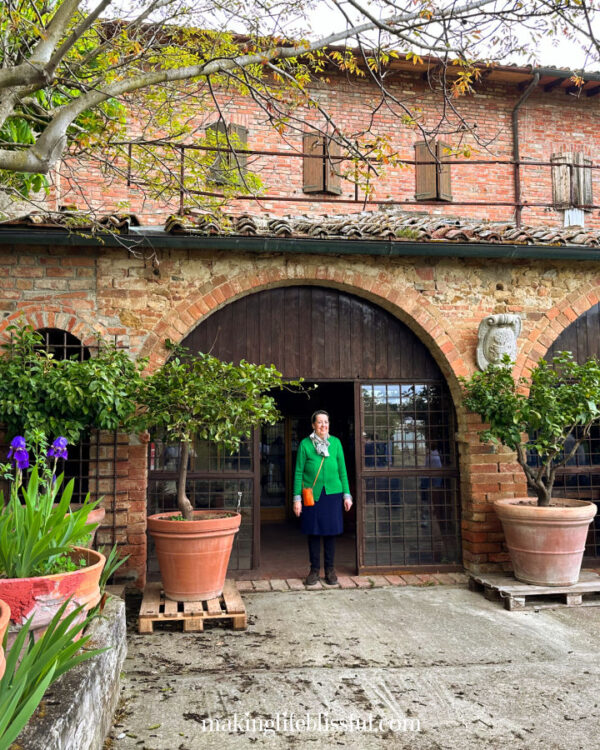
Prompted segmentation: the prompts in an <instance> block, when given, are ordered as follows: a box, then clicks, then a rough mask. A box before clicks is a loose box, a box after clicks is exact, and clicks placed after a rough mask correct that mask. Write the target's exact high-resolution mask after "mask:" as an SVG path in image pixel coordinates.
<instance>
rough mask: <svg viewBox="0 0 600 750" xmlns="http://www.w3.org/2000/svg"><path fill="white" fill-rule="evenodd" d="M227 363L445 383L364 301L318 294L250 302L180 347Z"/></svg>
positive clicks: (254, 297) (291, 292)
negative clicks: (433, 380) (422, 379)
mask: <svg viewBox="0 0 600 750" xmlns="http://www.w3.org/2000/svg"><path fill="white" fill-rule="evenodd" d="M182 343H183V344H184V345H185V346H188V347H189V348H190V349H191V350H192V351H194V352H211V353H212V354H214V355H215V356H216V357H219V358H220V359H224V360H227V361H233V362H239V360H240V359H246V360H248V361H249V362H255V363H257V364H258V363H265V364H271V363H272V364H274V365H275V366H276V367H277V369H278V370H280V371H281V372H282V373H283V374H284V376H286V377H290V378H293V377H298V376H300V375H302V376H303V377H304V378H306V379H307V380H329V379H332V380H355V379H364V378H378V379H393V378H404V379H412V380H414V379H415V378H429V379H435V380H438V379H443V376H442V374H441V372H440V370H439V368H438V366H437V365H436V363H435V361H434V360H433V357H432V356H431V354H430V353H429V352H428V350H427V347H426V346H425V345H424V344H423V343H422V342H421V341H420V340H419V339H418V338H417V336H415V334H414V333H413V332H412V331H411V330H410V329H409V328H408V327H407V326H405V325H404V324H402V323H401V322H400V321H399V320H398V319H397V318H394V317H393V315H390V313H388V312H387V311H386V310H384V309H383V308H381V307H378V306H377V305H374V304H373V303H371V302H368V301H367V300H364V299H361V298H360V297H355V296H354V295H351V294H347V293H345V292H340V291H339V290H337V289H328V288H326V287H320V286H292V287H279V288H276V289H268V290H266V291H264V292H258V293H257V294H251V295H249V296H247V297H243V298H242V299H239V300H237V301H236V302H232V303H231V304H229V305H227V306H226V307H223V308H221V309H220V310H217V312H215V313H213V315H211V316H210V317H209V318H207V319H206V320H204V321H203V322H202V323H201V324H200V325H199V326H198V327H197V328H196V329H195V330H194V331H192V333H190V334H189V335H188V336H187V337H186V338H185V339H184V341H183V342H182Z"/></svg>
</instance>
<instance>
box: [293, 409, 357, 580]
mask: <svg viewBox="0 0 600 750" xmlns="http://www.w3.org/2000/svg"><path fill="white" fill-rule="evenodd" d="M311 421H312V426H313V432H312V434H311V435H310V436H309V437H307V438H304V440H302V442H301V443H300V445H299V446H298V457H297V458H296V472H295V474H294V513H295V514H296V515H297V516H300V514H302V525H301V529H302V533H303V534H307V535H308V553H309V557H310V572H309V574H308V576H307V577H306V581H305V582H306V585H307V586H311V585H313V584H315V583H317V581H318V580H319V571H320V569H321V537H323V552H324V558H325V561H324V562H325V582H326V583H328V584H329V585H330V586H334V585H335V584H336V583H337V582H338V579H337V576H336V574H335V569H334V567H333V566H334V556H335V538H336V536H337V535H338V534H341V533H342V531H343V526H344V524H343V520H342V505H343V507H344V509H345V510H347V511H348V510H350V508H351V507H352V495H351V494H350V488H349V486H348V475H347V473H346V464H345V462H344V451H343V449H342V444H341V442H340V441H339V440H338V438H336V437H333V435H330V434H329V414H328V413H327V412H326V411H321V410H319V411H316V412H315V413H314V414H313V415H312V419H311ZM303 487H312V489H313V496H314V505H303V504H302V488H303Z"/></svg>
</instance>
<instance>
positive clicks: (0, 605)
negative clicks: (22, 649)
mask: <svg viewBox="0 0 600 750" xmlns="http://www.w3.org/2000/svg"><path fill="white" fill-rule="evenodd" d="M9 621H10V607H9V606H8V604H7V603H6V602H3V601H2V600H1V599H0V677H2V675H3V674H4V670H5V669H6V659H5V658H4V649H3V648H2V644H3V643H4V634H5V633H6V630H7V628H8V623H9Z"/></svg>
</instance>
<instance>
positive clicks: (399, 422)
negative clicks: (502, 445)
mask: <svg viewBox="0 0 600 750" xmlns="http://www.w3.org/2000/svg"><path fill="white" fill-rule="evenodd" d="M182 343H183V344H184V345H185V346H187V347H188V348H190V350H191V351H192V352H194V351H196V352H211V353H212V354H214V355H215V356H217V357H220V358H221V359H224V360H226V361H233V362H238V361H239V360H240V359H246V360H247V361H250V362H256V363H264V364H271V363H273V364H275V365H276V367H277V368H278V369H279V370H280V371H281V372H282V373H283V375H284V376H285V377H289V378H298V377H303V378H304V379H305V381H306V382H309V383H316V384H318V386H319V387H318V388H317V389H316V390H315V391H312V392H310V393H309V394H308V396H307V395H301V394H290V393H287V392H285V391H284V392H283V393H281V394H277V395H276V398H277V400H278V404H279V406H280V410H281V413H282V419H281V421H280V423H279V424H278V425H275V426H273V427H267V428H264V429H262V430H257V431H255V434H254V436H253V438H252V439H251V440H250V441H249V442H248V443H247V444H245V445H243V446H242V449H241V451H240V453H239V454H238V455H236V456H224V455H222V454H221V453H220V452H219V450H218V449H217V448H216V447H214V446H213V447H211V446H209V445H201V444H198V445H195V446H194V452H193V456H192V459H191V462H192V463H191V465H190V471H189V473H188V479H189V487H188V496H190V497H192V496H193V497H194V499H195V505H196V507H225V508H229V507H236V505H237V497H238V492H240V491H241V492H242V493H243V500H242V506H241V510H242V516H243V520H242V526H241V530H240V532H239V534H238V537H237V540H236V545H235V549H234V554H233V555H232V562H231V564H230V573H231V574H232V575H235V576H237V577H253V576H255V575H259V576H268V577H288V578H289V577H294V578H296V577H301V576H302V575H304V574H305V573H306V568H307V564H308V555H307V553H306V541H305V539H304V537H302V535H301V534H300V533H299V531H298V528H297V526H298V522H297V520H296V519H295V518H294V516H293V512H292V490H293V488H292V485H293V481H292V480H293V470H294V462H295V448H296V447H297V444H298V442H299V441H300V440H301V439H302V438H303V437H305V436H306V435H308V434H309V433H310V430H311V427H310V415H311V414H312V412H313V411H314V410H315V409H317V408H324V409H326V410H327V411H328V412H330V414H331V421H332V434H335V435H336V436H338V437H340V438H341V439H342V444H343V446H344V451H345V456H346V461H347V464H348V466H349V475H350V482H351V489H352V492H353V495H354V497H355V506H354V509H353V511H352V513H351V515H348V516H346V532H345V533H344V536H343V537H342V538H341V539H340V543H341V546H340V554H339V555H338V558H337V561H336V564H337V565H338V567H340V566H341V568H342V572H347V573H349V574H355V573H357V572H368V571H374V570H377V571H380V572H384V571H387V572H396V571H402V570H410V569H412V568H420V569H435V570H440V569H458V568H459V567H460V564H461V558H462V550H461V542H460V500H459V476H458V463H457V452H456V446H455V442H454V434H455V424H456V419H455V414H454V407H453V403H452V399H451V396H450V393H449V390H448V387H447V384H446V381H445V378H444V376H443V374H442V372H441V371H440V369H439V367H438V365H437V363H436V362H435V360H434V359H433V357H432V356H431V353H430V352H429V351H428V350H427V347H426V346H425V345H424V344H423V342H422V341H421V340H420V339H419V338H418V337H417V336H416V335H415V334H414V333H413V332H412V331H411V330H410V329H409V328H408V327H407V326H406V325H404V324H403V323H401V322H400V321H399V320H398V319H397V318H395V317H394V316H393V315H391V314H390V313H389V312H387V311H386V310H384V309H383V308H381V307H379V306H377V305H375V304H373V303H372V302H369V301H367V300H365V299H362V298H360V297H357V296H355V295H353V294H349V293H347V292H343V291H340V290H337V289H329V288H325V287H320V286H290V287H278V288H273V289H267V290H264V291H262V292H257V293H254V294H251V295H248V296H246V297H243V298H241V299H238V300H236V301H235V302H232V303H230V304H228V305H226V306H225V307H223V308H221V309H219V310H218V311H216V312H215V313H213V314H212V315H211V316H210V317H208V318H206V319H205V320H203V321H202V322H201V323H200V324H199V325H198V326H197V328H195V329H194V331H192V333H190V334H189V335H188V336H187V337H186V338H185V339H184V340H183V342H182ZM168 450H169V447H168V446H164V445H162V444H160V443H158V442H156V441H155V442H153V443H152V444H151V447H150V451H151V453H150V467H151V468H150V477H149V479H150V482H149V487H150V491H149V512H157V511H159V510H161V509H163V508H165V509H168V508H170V507H172V504H171V505H169V503H173V501H174V480H175V477H176V474H175V462H173V466H172V467H171V468H170V464H169V459H168V456H167V453H168ZM169 472H170V473H169Z"/></svg>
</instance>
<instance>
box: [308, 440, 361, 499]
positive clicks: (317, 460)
mask: <svg viewBox="0 0 600 750" xmlns="http://www.w3.org/2000/svg"><path fill="white" fill-rule="evenodd" d="M321 458H322V456H319V454H318V453H317V451H316V449H315V446H314V445H313V442H312V440H311V439H310V438H304V440H303V441H302V442H301V443H300V445H299V446H298V456H297V457H296V471H295V473H294V497H296V496H297V495H300V494H301V492H302V487H312V484H313V482H314V481H315V477H316V476H317V472H318V471H319V466H320V465H321ZM323 487H325V492H326V493H327V494H328V495H333V494H336V493H338V492H343V493H344V495H349V494H350V487H349V485H348V474H347V473H346V463H345V461H344V451H343V448H342V444H341V442H340V441H339V439H338V438H336V437H333V435H330V436H329V455H328V456H327V458H326V459H325V460H324V461H323V468H322V469H321V472H320V474H319V477H318V479H317V481H316V484H315V486H314V490H313V494H314V497H315V502H316V501H317V500H318V499H319V497H320V496H321V490H322V489H323Z"/></svg>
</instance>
